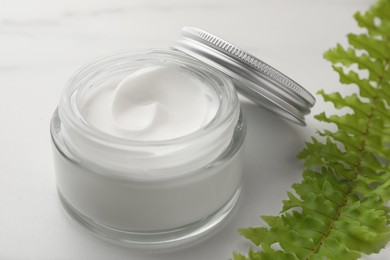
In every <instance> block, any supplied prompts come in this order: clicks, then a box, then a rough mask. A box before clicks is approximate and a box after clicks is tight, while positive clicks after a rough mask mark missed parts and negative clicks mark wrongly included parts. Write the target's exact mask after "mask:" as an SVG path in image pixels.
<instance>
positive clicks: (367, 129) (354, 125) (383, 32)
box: [234, 0, 390, 260]
mask: <svg viewBox="0 0 390 260" xmlns="http://www.w3.org/2000/svg"><path fill="white" fill-rule="evenodd" d="M354 17H355V19H356V21H357V23H358V25H359V26H360V27H361V28H363V29H365V32H363V33H361V34H349V35H348V42H349V45H350V46H349V47H348V48H344V47H343V46H341V45H337V46H336V47H335V48H333V49H331V50H329V51H327V52H326V53H325V54H324V57H325V59H327V60H329V61H330V62H332V64H333V69H334V70H335V71H336V72H337V73H338V75H339V77H340V82H341V83H343V84H346V85H353V86H356V87H357V88H358V92H357V93H354V94H351V95H348V96H342V95H340V94H339V93H330V94H328V93H325V92H324V91H320V92H319V94H320V95H321V96H322V97H323V98H324V100H325V101H327V102H331V103H333V105H334V107H335V108H336V109H345V108H347V109H348V110H349V111H351V112H348V113H346V114H344V115H326V114H325V113H320V114H319V115H317V116H316V119H317V120H319V121H322V122H326V123H330V124H334V125H335V126H336V127H337V130H336V131H329V130H323V131H321V132H319V135H320V136H322V137H323V138H322V139H323V140H324V141H319V139H317V138H315V137H312V140H311V142H309V143H307V144H306V148H305V149H304V150H303V151H301V152H300V153H299V155H298V158H300V159H302V160H304V167H305V170H304V172H303V175H302V178H303V179H302V181H301V183H298V184H294V185H293V186H292V188H293V189H294V191H295V193H292V192H289V193H288V194H287V195H288V199H287V200H285V201H283V209H282V211H281V214H280V215H278V216H263V217H262V219H263V220H264V221H265V222H266V223H267V225H268V227H258V228H244V229H240V230H239V232H240V234H241V235H243V236H244V237H246V238H247V239H249V240H251V241H252V242H253V243H254V244H255V245H256V246H259V247H260V248H258V250H257V251H256V250H255V249H251V250H250V251H249V253H248V255H247V256H244V255H241V254H239V253H234V258H235V259H236V260H244V259H251V260H254V259H258V260H264V259H357V258H359V257H360V256H361V255H362V254H372V253H377V252H379V251H380V250H381V249H382V248H383V247H385V245H386V244H387V242H388V241H389V240H390V226H389V223H390V215H389V212H390V209H389V207H388V206H386V205H387V203H388V202H389V200H390V163H389V160H390V0H379V1H378V2H377V4H376V5H374V6H372V7H371V8H370V10H368V11H367V12H366V13H364V14H362V13H356V14H355V16H354ZM352 65H354V66H352ZM356 68H357V69H356ZM362 71H365V73H362ZM367 72H368V73H367ZM362 75H367V76H366V77H364V76H362ZM275 248H276V249H275Z"/></svg>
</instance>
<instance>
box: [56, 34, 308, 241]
mask: <svg viewBox="0 0 390 260" xmlns="http://www.w3.org/2000/svg"><path fill="white" fill-rule="evenodd" d="M235 88H237V89H238V90H239V91H240V92H241V93H243V94H245V95H247V96H248V97H250V98H252V99H254V100H255V101H256V102H258V103H259V104H261V105H262V106H265V107H266V108H268V109H270V110H272V111H274V112H276V113H277V114H280V115H283V116H285V117H286V118H288V119H290V120H292V121H295V122H298V123H301V124H304V115H305V114H307V113H309V111H310V107H311V106H313V104H314V98H313V97H312V96H311V95H310V93H308V92H307V91H306V90H304V89H303V88H302V87H300V86H299V85H298V84H296V83H295V82H294V81H292V80H290V79H289V78H287V77H286V76H284V75H283V74H281V73H280V72H278V71H276V70H274V69H273V68H271V67H270V66H268V65H266V64H265V63H263V62H261V61H260V60H258V59H256V58H255V57H253V56H251V55H250V54H248V53H246V52H243V51H242V50H240V49H238V48H237V47H235V46H233V45H230V44H228V43H226V42H224V41H222V40H221V39H219V38H217V37H215V36H213V35H211V34H208V33H206V32H204V31H202V30H199V29H196V28H188V27H186V28H184V29H183V33H182V37H181V38H180V39H179V41H178V42H177V44H176V46H174V48H173V49H172V50H143V51H135V52H134V51H129V52H122V53H117V54H114V55H110V56H107V57H103V58H101V59H98V60H96V61H94V62H92V63H90V64H88V65H86V66H84V67H83V68H82V69H80V70H79V71H78V72H77V73H76V74H75V75H74V76H73V77H72V78H71V80H70V81H69V83H68V85H67V86H66V88H65V89H64V91H63V94H62V97H61V100H60V103H59V105H58V109H57V110H56V111H55V113H54V115H53V118H52V121H51V136H52V141H53V153H54V162H55V170H56V178H57V187H58V193H59V197H60V200H61V202H62V204H63V206H64V208H65V209H66V211H67V212H68V213H69V214H70V215H71V216H72V217H73V218H74V219H75V220H77V221H78V222H79V223H81V224H82V225H83V226H84V227H86V228H87V229H89V230H90V231H92V232H93V233H95V234H97V235H99V236H100V237H102V238H105V239H108V240H110V241H115V242H117V243H120V244H124V245H129V246H135V247H143V248H166V247H173V246H179V245H182V244H186V243H189V242H192V241H194V240H197V239H199V238H200V237H204V236H205V234H208V233H209V232H210V231H212V230H213V229H215V227H217V226H218V225H219V224H220V223H222V222H223V220H224V219H225V218H226V217H227V216H228V214H229V213H230V212H231V211H232V209H233V208H234V206H235V205H236V202H237V200H238V197H239V194H240V189H241V175H242V159H241V157H242V151H243V149H242V147H243V143H244V139H245V133H246V123H245V120H244V117H243V114H242V113H241V111H240V104H239V100H238V96H237V93H236V90H235Z"/></svg>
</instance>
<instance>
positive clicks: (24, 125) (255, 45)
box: [0, 0, 390, 260]
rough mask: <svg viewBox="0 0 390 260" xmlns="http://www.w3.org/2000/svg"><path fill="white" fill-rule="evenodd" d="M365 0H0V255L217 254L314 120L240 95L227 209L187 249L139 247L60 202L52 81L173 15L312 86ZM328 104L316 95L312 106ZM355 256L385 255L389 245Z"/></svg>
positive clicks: (285, 173)
mask: <svg viewBox="0 0 390 260" xmlns="http://www.w3.org/2000/svg"><path fill="white" fill-rule="evenodd" d="M372 2H373V1H369V0H296V1H288V0H276V1H275V0H273V1H271V0H269V1H265V0H244V1H233V0H216V1H209V0H196V1H195V0H191V1H180V0H167V1H158V0H146V1H141V0H139V1H135V0H111V1H102V0H84V1H80V0H79V1H76V0H67V1H65V0H57V1H49V0H31V1H28V0H3V1H2V2H0V18H1V20H0V21H1V23H0V259H140V260H147V259H148V260H152V259H162V260H164V259H166V260H168V259H169V260H178V259H228V258H229V257H230V256H231V252H232V251H233V250H237V251H246V250H247V249H248V248H249V246H250V243H249V242H248V241H246V240H245V239H244V238H242V237H240V236H239V235H238V234H237V232H236V229H237V228H238V227H247V226H255V225H262V222H261V221H260V220H259V219H258V216H260V215H264V214H276V213H277V212H278V211H279V210H280V208H281V201H282V199H283V198H285V196H286V190H287V189H289V187H290V186H291V184H292V183H293V182H295V181H298V180H299V178H300V171H301V169H302V165H301V162H299V161H297V160H296V159H295V154H296V153H297V152H298V151H299V150H300V149H301V148H302V147H303V142H304V141H305V140H306V139H308V138H309V136H310V135H312V134H313V133H314V132H315V129H316V128H319V127H321V125H319V124H318V123H317V122H315V121H314V120H313V118H312V116H309V117H308V127H306V128H301V127H298V126H294V125H291V124H289V123H286V122H285V121H283V120H281V119H279V118H276V117H275V116H274V115H272V114H270V113H268V112H265V111H263V110H262V109H260V108H258V107H256V106H254V105H253V104H251V103H248V102H245V101H243V110H244V113H245V114H246V116H247V119H248V123H249V131H248V138H247V139H248V142H247V143H248V144H247V151H246V155H245V167H246V170H245V176H244V180H243V193H242V197H241V201H240V205H239V208H238V211H237V213H236V214H235V215H234V217H233V218H232V220H231V221H230V222H229V223H228V224H227V225H226V226H225V227H224V228H223V229H222V230H221V231H220V232H219V233H218V234H216V235H215V236H213V237H212V238H210V239H208V240H207V241H205V242H202V243H201V244H199V245H196V246H194V247H191V248H187V249H183V250H181V251H177V252H171V253H159V254H145V253H143V252H138V251H134V250H131V249H127V248H122V247H118V246H114V245H111V244H109V243H106V242H103V241H101V240H99V239H97V238H95V237H94V236H91V235H90V234H89V233H87V232H85V231H84V230H83V229H82V228H80V227H79V226H78V225H77V224H75V223H74V222H73V221H71V220H70V219H69V218H68V217H67V215H66V214H65V213H64V211H63V209H62V207H61V206H60V203H59V200H58V198H57V194H56V184H55V177H54V172H53V163H52V158H51V149H50V137H49V120H50V117H51V114H52V112H53V111H54V109H55V107H56V105H57V102H58V99H59V96H60V92H61V89H62V87H63V86H64V84H65V82H66V81H67V79H68V78H69V77H70V75H71V74H72V73H73V72H74V71H75V70H76V69H77V68H78V67H79V66H81V65H82V64H84V63H86V62H87V61H89V60H91V59H92V58H95V57H98V56H100V55H102V54H106V53H108V52H112V51H116V50H122V49H130V48H131V49H133V48H150V47H154V48H167V47H168V46H169V45H172V44H173V42H174V40H175V38H176V37H177V35H178V33H179V30H180V28H181V27H182V26H183V25H192V26H197V27H200V28H203V29H205V30H208V31H210V32H212V33H214V34H216V35H219V36H221V37H223V38H225V39H226V40H229V41H231V42H233V43H235V44H237V45H239V46H241V47H242V48H244V49H247V50H248V51H250V52H252V53H253V54H255V55H257V56H259V57H260V58H262V59H263V60H265V61H267V62H268V63H270V64H271V65H273V66H275V67H276V68H278V69H280V70H281V71H283V72H285V73H286V74H288V75H289V76H291V77H292V78H293V79H295V80H296V81H298V82H300V83H301V84H302V85H304V86H305V87H307V88H308V89H309V90H310V91H312V92H315V91H316V90H318V89H326V90H328V91H332V90H335V89H337V88H339V87H340V84H339V83H338V78H337V75H336V74H335V73H334V72H333V71H332V69H331V67H330V65H329V64H328V63H327V62H326V61H324V60H323V59H322V53H323V52H324V51H325V50H327V49H328V48H330V47H332V46H334V45H335V43H336V42H342V43H345V41H346V40H345V34H346V33H348V32H351V31H356V30H357V26H356V25H355V23H354V21H353V19H352V14H353V13H354V12H355V11H356V10H365V9H366V8H368V6H369V5H370V4H371V3H372ZM324 109H333V108H332V107H331V106H330V105H329V104H325V103H324V102H323V101H322V99H319V100H318V102H317V105H316V107H315V108H314V109H313V114H315V113H317V112H319V111H322V110H324ZM365 259H390V247H388V248H387V249H386V250H383V251H382V252H381V253H380V254H378V255H373V256H370V257H366V258H365Z"/></svg>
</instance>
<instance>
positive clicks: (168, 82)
mask: <svg viewBox="0 0 390 260" xmlns="http://www.w3.org/2000/svg"><path fill="white" fill-rule="evenodd" d="M80 106H81V113H82V115H83V116H84V118H85V119H86V120H87V121H88V122H89V123H90V124H91V125H93V126H94V127H96V128H97V129H99V130H101V131H102V132H105V133H108V134H110V135H113V136H118V137H122V138H125V139H131V140H143V141H151V140H153V141H156V140H169V139H174V138H178V137H182V136H185V135H188V134H190V133H193V132H195V131H197V130H199V129H201V128H202V127H204V126H206V125H207V124H208V123H209V122H210V121H211V120H212V119H213V117H214V116H215V114H216V113H217V110H218V106H219V99H218V96H217V94H216V93H215V91H214V90H213V89H211V88H210V87H208V86H207V85H206V84H205V83H204V82H202V81H201V79H199V78H197V77H194V75H192V74H191V73H189V72H188V71H185V70H183V69H180V68H179V67H177V66H176V67H175V66H166V67H163V66H156V67H146V68H143V69H140V70H138V71H136V72H133V73H131V74H130V75H128V76H127V77H126V78H124V79H113V80H110V81H109V82H107V83H105V84H103V85H102V86H100V87H99V88H98V89H97V90H95V91H94V92H93V93H91V94H90V95H88V97H87V98H85V99H84V100H83V102H82V104H80Z"/></svg>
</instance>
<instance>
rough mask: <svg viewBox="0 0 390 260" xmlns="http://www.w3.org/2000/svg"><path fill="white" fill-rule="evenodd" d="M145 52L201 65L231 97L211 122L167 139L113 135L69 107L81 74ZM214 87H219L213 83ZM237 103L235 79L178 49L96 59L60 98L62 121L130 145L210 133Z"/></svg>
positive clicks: (76, 75)
mask: <svg viewBox="0 0 390 260" xmlns="http://www.w3.org/2000/svg"><path fill="white" fill-rule="evenodd" d="M143 55H167V57H165V58H168V56H171V57H175V58H176V59H180V62H181V63H182V62H185V63H186V65H189V64H190V65H191V68H196V69H200V68H201V69H203V70H204V69H207V70H208V71H210V72H211V73H212V74H213V76H214V77H215V78H217V79H218V80H219V81H221V82H222V85H223V89H222V88H219V90H220V91H223V93H224V94H228V95H227V96H226V97H228V98H220V100H219V102H220V104H219V106H218V110H217V112H216V114H215V115H214V117H213V118H212V119H211V120H210V122H208V123H207V124H205V125H204V126H202V127H200V128H199V129H197V130H196V131H193V132H191V133H189V134H187V135H183V136H180V137H177V138H171V139H165V140H133V139H127V138H122V137H119V136H115V135H111V134H108V133H106V132H103V131H101V130H99V129H97V128H95V127H93V126H92V125H91V124H90V123H88V121H87V120H85V118H84V117H83V116H82V114H81V113H80V110H79V109H78V106H77V110H75V109H74V107H73V109H69V108H71V98H72V96H73V95H74V92H75V90H76V91H78V89H77V88H76V89H74V88H72V87H73V86H74V85H75V84H77V83H78V81H79V80H80V79H79V78H80V77H81V78H82V77H85V76H87V75H88V74H91V73H93V72H94V70H96V69H97V68H98V67H99V66H102V65H104V64H105V63H108V62H113V61H116V62H120V59H121V58H126V59H130V58H133V57H138V56H143ZM117 59H118V60H117ZM213 87H216V86H215V85H214V86H213ZM217 87H219V86H217ZM222 103H229V105H228V106H226V108H227V111H221V108H222ZM236 106H239V100H238V96H237V92H236V89H235V87H234V85H233V82H232V81H231V80H230V79H229V78H228V77H226V76H225V75H223V74H222V73H221V72H219V71H218V70H216V69H214V68H212V67H211V66H208V65H207V64H204V63H202V62H201V61H199V60H197V59H195V58H192V57H190V56H188V55H186V54H184V53H182V52H180V51H177V50H163V49H138V50H124V51H120V52H113V53H111V54H108V55H105V56H102V57H100V58H97V59H94V60H92V61H90V62H89V63H87V64H86V65H84V66H82V67H81V68H80V69H78V70H77V71H76V72H75V73H74V74H73V75H72V76H71V78H70V79H69V81H68V83H67V85H66V86H65V88H64V90H63V93H62V95H61V99H60V105H59V111H60V117H61V119H62V120H63V119H66V120H67V121H68V122H69V123H70V124H72V125H73V127H76V128H77V129H78V130H80V131H81V132H83V133H85V134H87V135H88V136H89V137H90V138H94V139H95V140H99V141H100V142H105V143H114V144H117V145H131V146H165V145H170V144H172V142H186V141H189V140H192V139H196V138H197V137H199V136H201V135H204V134H207V133H208V132H210V131H212V129H213V128H215V127H218V126H219V125H221V124H223V123H224V122H225V121H226V120H227V119H228V118H229V117H231V115H232V114H233V113H234V112H235V109H234V108H235V107H236ZM222 113H224V115H221V114H222ZM221 116H222V119H224V120H216V119H218V118H219V119H221Z"/></svg>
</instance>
